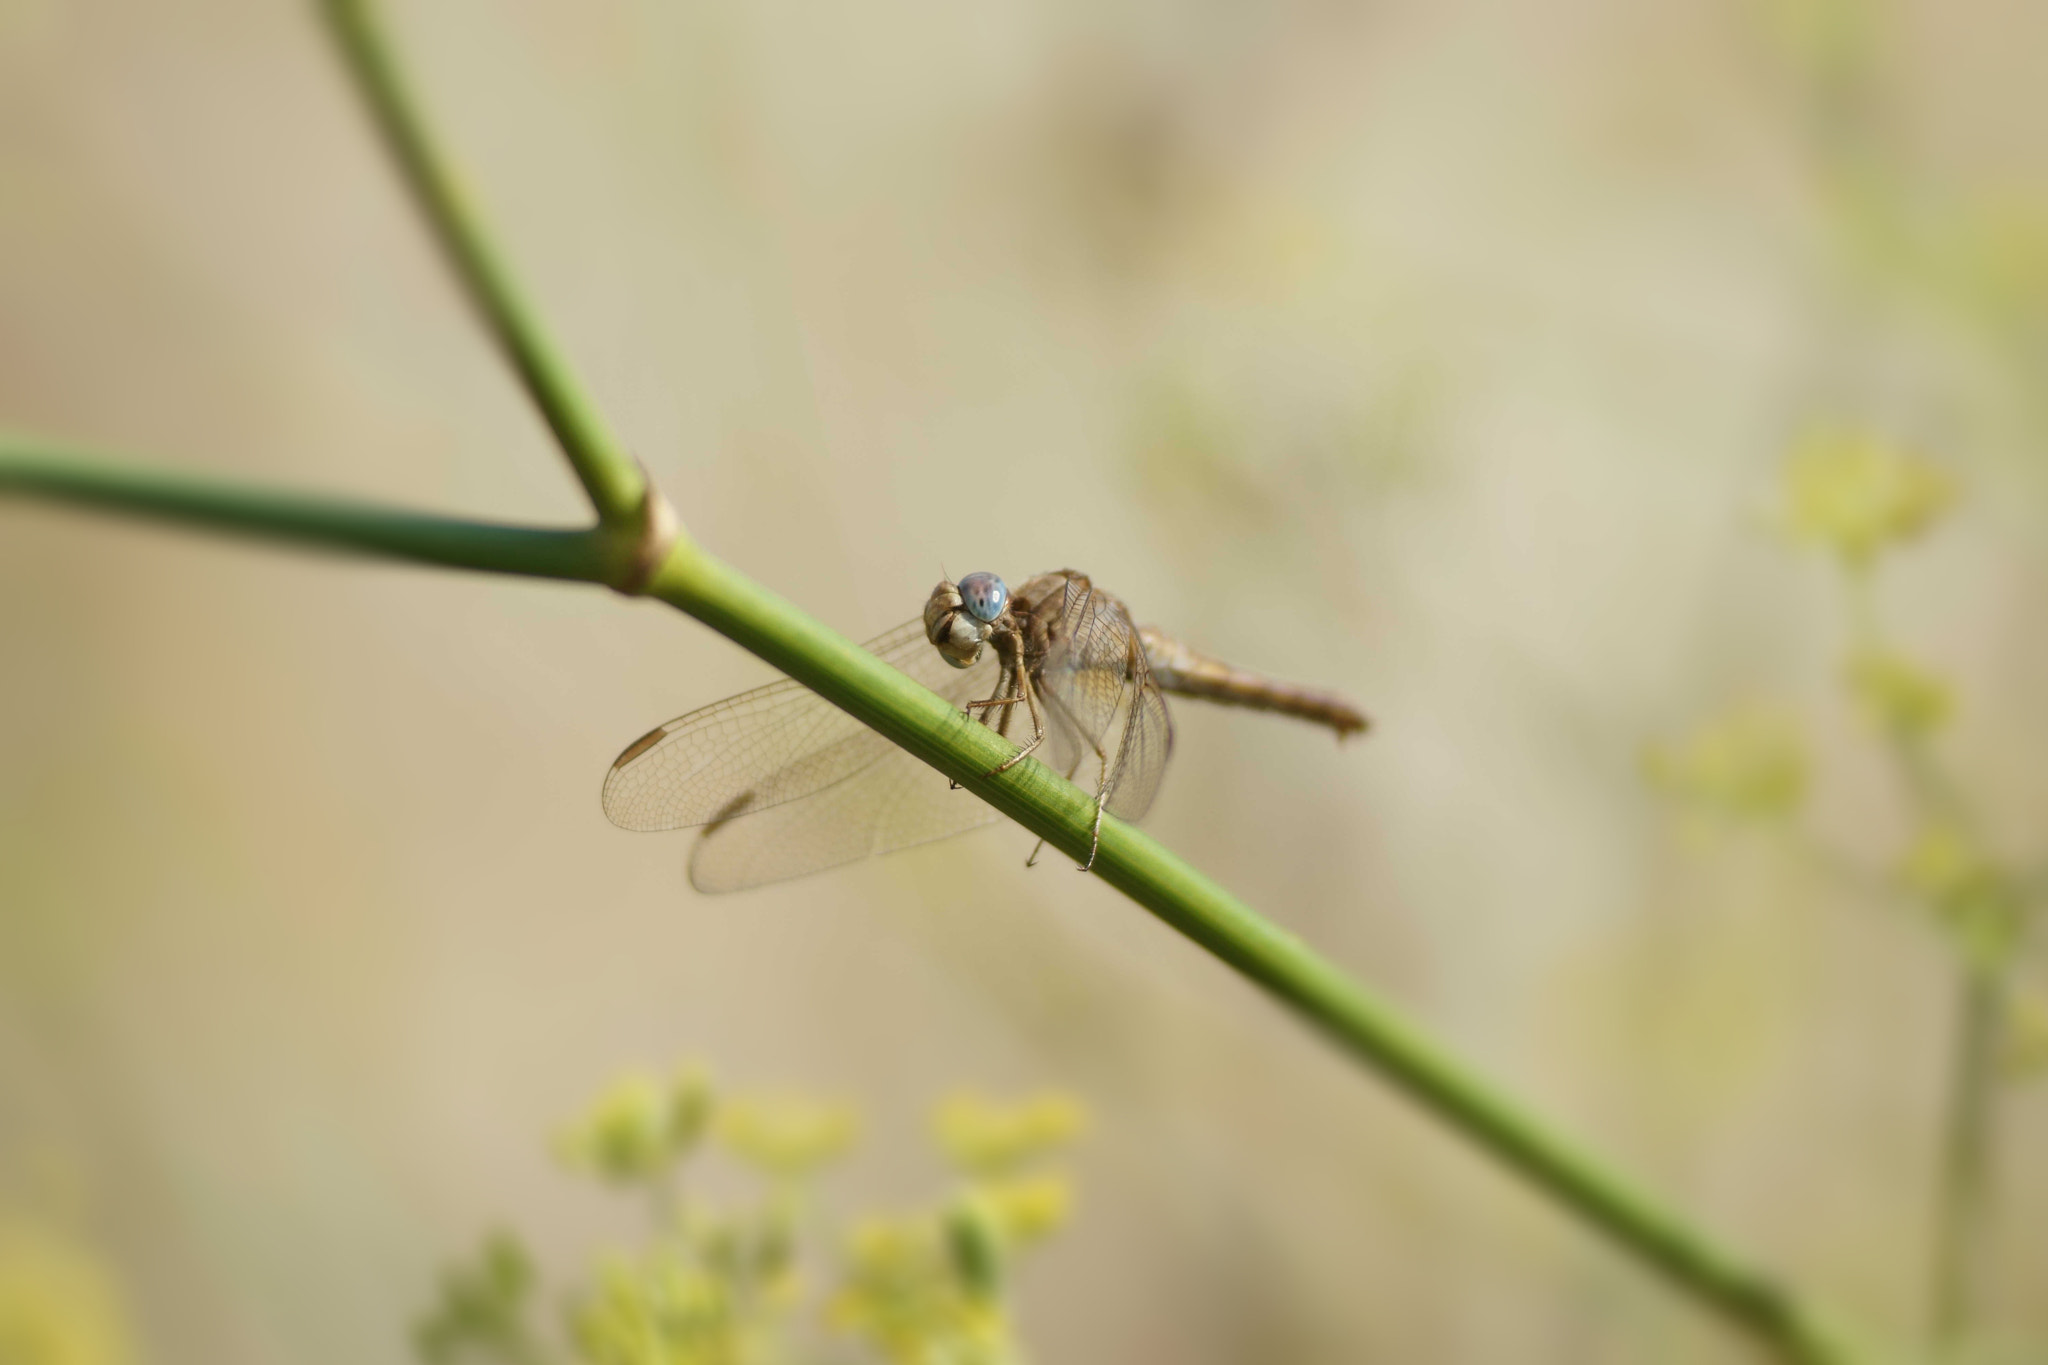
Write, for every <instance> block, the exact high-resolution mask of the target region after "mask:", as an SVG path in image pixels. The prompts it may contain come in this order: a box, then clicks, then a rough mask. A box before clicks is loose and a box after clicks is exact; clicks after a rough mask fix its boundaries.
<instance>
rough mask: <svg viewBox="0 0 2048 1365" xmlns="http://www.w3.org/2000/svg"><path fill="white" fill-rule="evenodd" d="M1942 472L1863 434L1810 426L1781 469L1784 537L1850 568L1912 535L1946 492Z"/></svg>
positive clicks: (1942, 504)
mask: <svg viewBox="0 0 2048 1365" xmlns="http://www.w3.org/2000/svg"><path fill="white" fill-rule="evenodd" d="M1953 492H1954V490H1953V487H1952V485H1951V484H1950V482H1949V479H1948V476H1947V475H1945V474H1943V473H1942V472H1941V471H1940V470H1939V469H1937V468H1935V467H1934V466H1933V465H1932V464H1929V463H1928V462H1927V461H1925V460H1923V459H1921V458H1920V457H1919V456H1917V455H1913V454H1909V453H1907V452H1906V451H1903V450H1900V449H1898V448H1897V447H1895V446H1892V445H1890V444H1887V443H1886V442H1884V441H1883V440H1881V439H1880V438H1878V437H1876V436H1873V435H1872V434H1870V433H1868V432H1864V431H1857V430H1854V429H1847V428H1816V429H1815V430H1814V431H1813V432H1811V433H1809V434H1808V435H1807V436H1806V437H1805V438H1803V439H1802V440H1801V441H1800V442H1799V443H1798V444H1797V445H1795V446H1794V447H1793V451H1792V456H1791V459H1790V461H1789V463H1788V464H1787V466H1786V470H1785V514H1786V520H1787V522H1788V524H1789V526H1790V529H1791V531H1792V534H1793V535H1795V536H1796V537H1798V538H1799V539H1801V540H1805V541H1809V542H1811V543H1813V544H1815V545H1818V546H1820V547H1822V548H1824V549H1827V550H1831V551H1833V552H1834V553H1835V554H1837V555H1839V556H1840V557H1841V559H1842V561H1843V562H1844V563H1845V564H1847V565H1849V566H1850V567H1852V568H1862V567H1864V566H1866V565H1867V564H1869V563H1870V561H1871V560H1872V559H1873V558H1874V557H1875V556H1876V554H1877V552H1878V551H1879V550H1882V549H1885V548H1886V547H1888V546H1891V545H1894V544H1902V543H1904V542H1906V541H1909V540H1911V539H1913V538H1914V537H1916V536H1918V535H1919V534H1920V533H1921V532H1923V531H1925V530H1926V529H1927V527H1928V526H1929V525H1931V524H1932V523H1933V521H1934V519H1935V518H1936V517H1938V516H1939V515H1940V514H1941V513H1942V511H1943V510H1944V509H1945V508H1947V506H1948V504H1949V501H1950V499H1951V497H1952V496H1953Z"/></svg>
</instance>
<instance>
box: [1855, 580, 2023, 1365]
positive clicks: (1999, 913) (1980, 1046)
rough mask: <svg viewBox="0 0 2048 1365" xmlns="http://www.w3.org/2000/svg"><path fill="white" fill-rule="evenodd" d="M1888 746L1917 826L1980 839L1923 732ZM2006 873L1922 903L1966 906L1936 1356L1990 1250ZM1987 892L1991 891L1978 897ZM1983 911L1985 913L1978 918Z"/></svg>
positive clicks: (1968, 1311) (1860, 609)
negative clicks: (1957, 900)
mask: <svg viewBox="0 0 2048 1365" xmlns="http://www.w3.org/2000/svg"><path fill="white" fill-rule="evenodd" d="M1845 587H1846V590H1847V604H1848V613H1849V638H1850V650H1851V657H1852V658H1853V657H1855V656H1857V655H1861V654H1865V653H1876V652H1880V651H1882V650H1883V649H1884V647H1885V644H1884V629H1883V626H1882V623H1881V621H1880V618H1879V613H1878V604H1877V596H1876V592H1875V588H1874V585H1873V584H1872V582H1871V571H1870V569H1869V567H1868V566H1861V567H1859V568H1854V569H1851V570H1850V571H1849V572H1848V574H1847V578H1846V583H1845ZM1885 747H1886V749H1887V750H1888V752H1889V753H1890V755H1891V760H1892V766H1893V768H1894V769H1895V770H1896V772H1897V774H1898V781H1899V785H1900V788H1901V789H1902V790H1903V792H1904V793H1905V797H1906V801H1907V803H1908V805H1909V806H1910V807H1911V808H1912V812H1913V819H1914V820H1915V822H1916V823H1917V824H1918V825H1919V826H1920V827H1922V828H1926V827H1928V826H1931V825H1934V824H1936V823H1941V824H1946V825H1948V826H1950V827H1953V828H1955V829H1958V830H1961V831H1962V832H1963V833H1964V835H1965V837H1967V838H1968V839H1969V840H1970V841H1971V843H1972V844H1975V843H1977V842H1978V841H1979V840H1980V839H1981V834H1980V832H1979V830H1978V827H1977V820H1976V818H1975V815H1974V812H1973V811H1972V810H1971V808H1970V802H1969V800H1968V798H1967V797H1966V796H1965V794H1964V793H1963V791H1962V790H1961V789H1960V788H1959V787H1958V786H1957V785H1956V783H1955V782H1954V781H1953V780H1952V779H1951V778H1950V777H1949V775H1948V773H1947V772H1946V771H1945V770H1944V769H1943V768H1942V765H1941V764H1940V762H1939V761H1938V760H1937V758H1936V756H1935V754H1934V753H1933V751H1932V750H1931V749H1930V748H1929V747H1928V743H1927V740H1926V737H1925V736H1921V735H1908V734H1898V733H1892V734H1890V735H1888V736H1887V737H1886V744H1885ZM2003 880H2004V879H2003V878H2002V877H2000V878H1999V879H1998V882H1999V884H1997V885H1994V886H1993V887H1991V888H1990V889H1989V890H1988V892H1987V891H1980V892H1979V893H1978V894H1977V895H1975V896H1972V897H1970V898H1969V900H1968V902H1967V903H1966V904H1965V905H1963V906H1960V907H1959V906H1957V905H1953V904H1941V903H1935V904H1931V905H1929V906H1928V907H1927V908H1928V909H1929V910H1930V911H1932V913H1933V914H1934V915H1936V916H1941V915H1947V916H1949V917H1950V918H1951V919H1955V918H1957V917H1958V916H1959V915H1966V916H1967V918H1965V919H1964V920H1963V922H1961V923H1956V924H1952V925H1951V931H1952V934H1953V936H1954V937H1955V939H1956V940H1957V951H1956V952H1955V954H1954V960H1955V963H1956V978H1957V982H1956V1007H1955V1011H1956V1012H1955V1025H1954V1043H1953V1051H1952V1053H1951V1057H1950V1062H1949V1078H1948V1099H1947V1105H1946V1109H1945V1112H1944V1114H1943V1116H1942V1124H1943V1133H1942V1138H1941V1156H1940V1161H1941V1165H1940V1168H1939V1170H1938V1171H1937V1172H1936V1175H1935V1197H1934V1234H1933V1250H1932V1256H1931V1260H1930V1273H1931V1277H1932V1278H1931V1285H1930V1292H1929V1314H1928V1317H1929V1333H1930V1337H1931V1339H1932V1342H1933V1346H1934V1351H1935V1355H1936V1357H1937V1359H1948V1358H1953V1357H1956V1356H1958V1355H1959V1354H1960V1353H1961V1352H1963V1351H1964V1350H1965V1349H1967V1347H1968V1344H1969V1338H1970V1335H1971V1332H1972V1329H1973V1326H1974V1319H1975V1316H1976V1307H1977V1302H1976V1301H1977V1290H1978V1285H1979V1282H1980V1281H1981V1279H1982V1277H1983V1273H1984V1265H1985V1262H1986V1259H1987V1256H1988V1251H1987V1242H1988V1238H1989V1235H1990V1222H1991V1220H1990V1217H1989V1215H1990V1211H1991V1206H1992V1202H1993V1190H1994V1188H1995V1185H1996V1181H1997V1162H1996V1152H1995V1137H1996V1132H1997V1121H1996V1120H1997V1109H1998V1099H1999V1088H2000V1065H1999V1063H2000V1056H2001V1053H2002V1051H2003V1049H2004V1037H2005V1018H2006V1011H2007V1007H2008V999H2007V997H2008V986H2007V981H2006V976H2007V968H2006V961H2007V959H2008V957H2009V954H2010V939H2009V937H2008V935H2007V932H2006V925H2005V923H2004V922H2003V921H2004V920H2005V918H2006V917H2007V916H2009V915H2014V914H2018V913H2019V907H2018V906H2016V905H2010V906H2009V905H2006V904H2004V903H2003V897H2004V895H2005V893H2006V888H2005V887H2004V885H2003ZM1987 894H1988V895H1989V896H1990V897H1991V899H1990V900H1989V901H1984V900H1982V899H1981V897H1983V896H1984V895H1987ZM1986 917H1989V919H1990V922H1989V923H1985V922H1981V921H1983V920H1984V919H1985V918H1986Z"/></svg>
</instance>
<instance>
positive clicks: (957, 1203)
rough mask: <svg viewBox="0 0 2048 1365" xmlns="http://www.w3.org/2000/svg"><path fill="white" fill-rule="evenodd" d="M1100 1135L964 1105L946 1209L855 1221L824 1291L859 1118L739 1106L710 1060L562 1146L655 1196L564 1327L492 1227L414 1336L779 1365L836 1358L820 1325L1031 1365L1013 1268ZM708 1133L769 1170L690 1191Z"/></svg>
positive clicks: (521, 1361) (960, 1101) (632, 1093)
mask: <svg viewBox="0 0 2048 1365" xmlns="http://www.w3.org/2000/svg"><path fill="white" fill-rule="evenodd" d="M1085 1126H1086V1115H1085V1113H1084V1112H1083V1110H1082V1108H1081V1106H1080V1104H1079V1103H1078V1102H1077V1101H1075V1100H1074V1099H1072V1098H1070V1097H1068V1096H1065V1095H1060V1094H1043V1095H1037V1096H1033V1097H1029V1098H1027V1099H1024V1100H1022V1101H1019V1102H1017V1103H1014V1104H1004V1103H1002V1102H999V1101H994V1100H990V1099H986V1098H983V1097H981V1096H978V1095H971V1094H961V1095H956V1096H953V1097H952V1098H949V1099H948V1100H946V1101H945V1102H944V1103H943V1104H941V1105H940V1106H939V1107H938V1109H937V1111H936V1112H935V1114H934V1117H933V1129H934V1132H935V1133H936V1135H937V1137H938V1141H939V1145H940V1147H941V1149H942V1150H943V1151H944V1152H945V1153H946V1155H947V1157H948V1158H949V1160H950V1162H951V1164H952V1166H953V1168H954V1170H955V1172H956V1175H957V1176H958V1181H957V1185H956V1187H955V1188H954V1189H953V1190H952V1191H951V1192H950V1193H949V1194H948V1195H947V1196H946V1197H945V1198H943V1199H942V1200H941V1201H940V1202H939V1203H937V1204H936V1205H935V1206H933V1207H931V1208H926V1209H920V1210H914V1211H910V1212H907V1213H890V1214H876V1215H867V1216H861V1217H857V1218H855V1219H853V1220H852V1221H851V1223H850V1225H848V1226H846V1227H845V1228H844V1230H843V1231H842V1232H840V1233H839V1234H838V1235H837V1238H836V1240H837V1242H838V1248H839V1249H838V1263H837V1268H836V1272H835V1274H834V1276H833V1279H834V1283H833V1286H832V1288H831V1289H830V1290H829V1292H825V1293H822V1294H814V1293H813V1292H812V1290H811V1281H810V1279H809V1278H807V1277H806V1275H805V1273H804V1269H805V1264H806V1254H805V1253H806V1247H807V1244H808V1243H810V1242H813V1241H816V1240H818V1239H819V1236H820V1233H821V1231H822V1230H823V1229H822V1225H823V1223H824V1220H822V1219H821V1218H820V1217H819V1216H818V1215H817V1213H816V1211H815V1210H816V1203H817V1201H816V1196H815V1192H814V1190H813V1188H812V1186H813V1182H814V1181H815V1179H816V1178H817V1177H818V1175H819V1174H820V1173H821V1172H822V1171H823V1170H824V1169H825V1168H826V1167H827V1166H828V1165H829V1164H830V1163H831V1162H833V1161H834V1160H836V1159H837V1158H839V1157H841V1156H842V1155H844V1154H845V1153H846V1152H847V1150H848V1149H849V1148H850V1147H851V1146H852V1144H853V1141H854V1138H855V1136H856V1133H857V1131H858V1122H857V1118H856V1115H855V1114H854V1112H853V1111H852V1110H851V1109H850V1108H849V1107H847V1106H846V1105H844V1104H840V1103H838V1102H836V1101H832V1100H828V1099H823V1098H819V1097H814V1096H808V1095H802V1094H780V1095H739V1096H731V1097H726V1096H721V1095H720V1094H719V1093H718V1091H717V1089H716V1087H715V1086H714V1085H713V1083H712V1081H711V1078H710V1074H709V1073H708V1072H707V1071H706V1070H705V1069H704V1068H703V1067H701V1066H689V1067H685V1068H683V1069H681V1070H680V1071H678V1072H676V1073H675V1074H674V1075H673V1076H671V1077H670V1078H669V1079H667V1080H662V1079H660V1078H657V1077H655V1076H653V1075H651V1074H648V1073H635V1074H631V1075H627V1076H624V1077H622V1078H621V1079H619V1080H618V1081H616V1082H615V1083H614V1084H612V1085H611V1086H610V1087H609V1088H607V1089H606V1090H605V1091H604V1092H603V1093H602V1094H601V1095H599V1096H598V1098H597V1099H596V1101H594V1102H593V1103H592V1105H591V1106H590V1108H589V1109H588V1110H587V1111H586V1112H585V1113H584V1114H583V1115H582V1116H581V1117H580V1118H578V1119H577V1120H576V1121H575V1122H574V1123H573V1124H571V1125H570V1126H569V1127H568V1129H567V1130H566V1131H565V1132H564V1133H563V1134H562V1135H561V1136H560V1137H559V1138H558V1139H557V1142H556V1150H557V1152H558V1154H559V1155H560V1157H561V1158H562V1160H563V1162H564V1163H565V1164H566V1165H568V1166H569V1167H570V1168H571V1169H573V1170H577V1171H581V1172H584V1173H587V1174H589V1175H591V1176H593V1177H595V1178H596V1179H597V1180H599V1181H601V1182H603V1183H605V1184H607V1185H610V1186H613V1187H620V1188H628V1189H638V1190H640V1191H642V1192H643V1193H644V1194H646V1195H647V1196H648V1198H649V1201H650V1209H651V1212H652V1217H651V1222H652V1229H651V1233H650V1236H649V1238H648V1240H647V1242H646V1243H645V1244H644V1245H641V1246H637V1247H633V1248H627V1249H622V1250H615V1251H612V1252H610V1253H607V1254H605V1255H603V1256H601V1257H600V1258H599V1259H598V1260H597V1262H596V1264H595V1265H594V1267H593V1268H592V1269H591V1271H590V1272H589V1274H588V1275H587V1277H586V1278H585V1279H584V1280H583V1281H582V1282H581V1283H580V1284H579V1285H577V1286H576V1287H574V1288H572V1289H570V1290H568V1291H567V1292H566V1294H564V1295H563V1296H562V1298H561V1303H562V1312H561V1315H560V1316H561V1326H562V1330H561V1331H560V1332H554V1333H551V1332H550V1331H549V1330H548V1328H547V1327H546V1326H545V1325H544V1321H543V1319H544V1309H543V1305H542V1304H541V1303H540V1302H539V1299H540V1284H539V1276H538V1274H537V1273H536V1271H535V1269H534V1265H533V1261H532V1258H531V1257H530V1256H529V1255H528V1253H527V1252H526V1250H525V1249H524V1248H523V1247H522V1246H521V1245H520V1243H519V1242H518V1241H516V1240H515V1239H513V1238H511V1237H510V1236H508V1235H505V1234H502V1233H500V1234H496V1235H493V1236H492V1237H490V1238H488V1239H486V1241H485V1243H484V1245H483V1247H482V1248H481V1250H480V1251H479V1252H478V1253H477V1255H476V1256H475V1257H474V1258H473V1259H472V1260H471V1261H469V1262H466V1263H463V1264H459V1265H456V1266H454V1267H451V1268H450V1269H449V1270H448V1271H446V1272H445V1273H444V1274H443V1276H442V1280H441V1285H440V1291H439V1294H438V1296H437V1298H436V1300H435V1302H434V1305H433V1306H432V1308H431V1309H430V1310H429V1311H428V1312H427V1314H426V1315H425V1316H424V1317H423V1318H422V1319H421V1320H420V1322H419V1324H418V1326H417V1328H416V1331H415V1344H416V1346H417V1348H418V1351H419V1354H420V1356H421V1358H422V1359H423V1360H425V1361H427V1362H429V1365H456V1362H471V1363H472V1365H553V1363H554V1362H563V1361H573V1362H577V1365H776V1363H778V1362H787V1361H801V1360H807V1359H818V1358H824V1357H825V1356H826V1355H827V1354H828V1352H827V1351H826V1350H825V1349H824V1348H823V1347H821V1346H820V1345H818V1344H817V1343H816V1342H815V1341H814V1340H813V1339H812V1337H811V1336H810V1335H809V1334H808V1333H807V1330H806V1329H807V1328H808V1327H810V1326H813V1325H820V1324H821V1325H824V1326H827V1327H829V1328H831V1329H833V1331H834V1332H835V1333H836V1334H837V1336H838V1338H839V1339H840V1340H841V1341H842V1342H843V1343H847V1344H852V1345H854V1346H855V1347H856V1348H857V1349H862V1350H865V1351H866V1352H868V1353H869V1355H870V1358H877V1359H882V1360H887V1361H890V1362H892V1363H893V1365H1017V1362H1021V1361H1022V1360H1024V1359H1025V1357H1024V1354H1023V1350H1022V1347H1021V1345H1020V1344H1019V1342H1018V1339H1017V1334H1016V1330H1015V1324H1014V1320H1013V1317H1012V1315H1011V1312H1010V1309H1009V1306H1008V1296H1007V1293H1006V1289H1007V1285H1008V1281H1009V1272H1010V1269H1011V1266H1012V1264H1013V1263H1014V1261H1015V1258H1016V1256H1017V1255H1018V1253H1019V1252H1021V1251H1023V1250H1024V1249H1026V1248H1028V1247H1030V1246H1031V1245H1033V1244H1035V1243H1037V1242H1039V1241H1041V1240H1042V1239H1043V1238H1045V1237H1046V1236H1048V1235H1050V1234H1051V1233H1053V1232H1054V1231H1056V1230H1058V1229H1059V1228H1060V1227H1061V1226H1063V1225H1064V1224H1065V1223H1066V1222H1067V1220H1068V1218H1069V1216H1070V1213H1071V1209H1072V1198H1073V1197H1072V1189H1071V1186H1070V1184H1069V1182H1068V1180H1067V1177H1066V1176H1065V1174H1064V1173H1063V1172H1062V1171H1060V1170H1059V1169H1057V1167H1056V1166H1055V1165H1054V1164H1053V1163H1054V1162H1055V1160H1056V1158H1057V1157H1058V1156H1059V1155H1060V1154H1061V1153H1062V1152H1063V1151H1064V1150H1065V1149H1066V1148H1067V1147H1069V1146H1070V1145H1071V1144H1072V1142H1073V1141H1074V1139H1075V1138H1076V1137H1077V1136H1079V1134H1080V1133H1081V1131H1082V1130H1083V1128H1084V1127H1085ZM707 1136H713V1137H715V1138H716V1140H717V1144H718V1145H719V1146H720V1147H722V1148H723V1149H724V1151H725V1152H726V1154H727V1155H728V1156H730V1157H731V1158H732V1159H733V1160H734V1161H735V1162H736V1163H737V1164H738V1165H739V1166H741V1167H742V1168H744V1169H745V1170H747V1171H748V1172H749V1173H750V1174H751V1177H752V1179H753V1182H754V1184H755V1191H754V1194H753V1197H751V1198H750V1199H747V1200H744V1201H742V1202H740V1203H739V1204H737V1205H736V1206H732V1207H720V1206H715V1205H713V1204H712V1203H710V1202H708V1201H705V1200H702V1199H699V1198H696V1197H694V1196H692V1197H686V1196H685V1192H684V1185H683V1181H682V1176H683V1174H684V1173H685V1170H686V1169H688V1168H691V1167H692V1166H693V1165H694V1163H695V1162H696V1161H698V1160H699V1159H700V1158H701V1157H702V1154H703V1149H704V1147H705V1145H706V1143H705V1139H706V1137H707ZM833 1358H839V1357H836V1356H835V1357H833Z"/></svg>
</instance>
